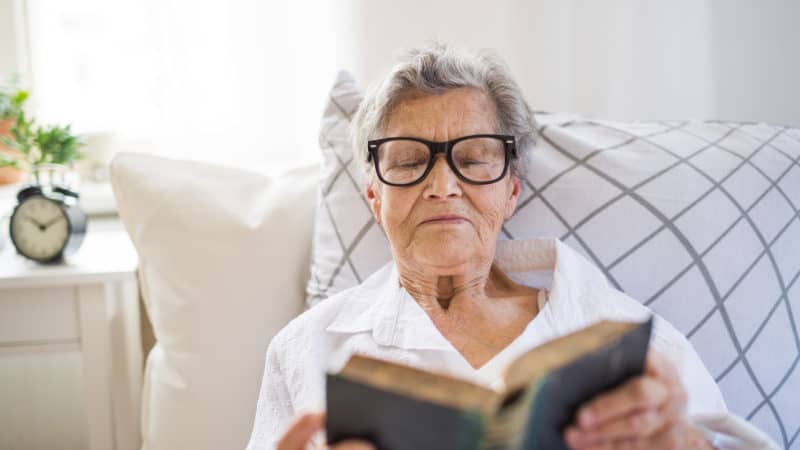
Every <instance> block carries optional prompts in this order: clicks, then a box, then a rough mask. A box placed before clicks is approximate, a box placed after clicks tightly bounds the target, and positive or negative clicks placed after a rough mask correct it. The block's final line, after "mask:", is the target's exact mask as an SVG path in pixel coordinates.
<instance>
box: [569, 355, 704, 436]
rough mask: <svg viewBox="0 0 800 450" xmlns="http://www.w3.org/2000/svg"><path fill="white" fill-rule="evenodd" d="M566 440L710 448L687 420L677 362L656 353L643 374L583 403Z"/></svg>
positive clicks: (648, 359)
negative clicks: (675, 363)
mask: <svg viewBox="0 0 800 450" xmlns="http://www.w3.org/2000/svg"><path fill="white" fill-rule="evenodd" d="M564 439H565V440H566V441H567V444H568V445H569V446H570V447H571V448H573V449H575V450H589V449H591V450H601V449H602V450H606V449H608V450H611V449H626V450H634V449H648V450H673V449H682V450H695V449H713V447H712V446H711V445H710V444H709V443H708V441H707V440H706V439H705V437H704V436H703V435H702V433H700V431H699V430H697V429H696V428H694V427H693V426H692V425H691V424H689V423H688V421H687V419H686V391H685V390H684V389H683V385H682V384H681V382H680V378H679V377H678V373H677V371H676V370H675V367H673V365H672V364H671V363H670V362H669V360H667V359H666V358H665V357H664V356H662V355H659V354H658V353H655V352H650V353H649V354H648V357H647V361H646V363H645V373H644V374H643V375H642V376H639V377H636V378H633V379H631V380H630V381H628V382H627V383H625V384H623V385H622V386H620V387H618V388H616V389H614V390H612V391H609V392H606V393H603V394H600V395H598V396H597V397H595V398H593V399H592V400H590V401H589V402H587V403H585V404H584V405H583V406H581V408H580V409H579V410H578V412H577V414H576V415H575V422H574V423H573V424H572V425H570V426H569V427H567V429H566V430H565V432H564Z"/></svg>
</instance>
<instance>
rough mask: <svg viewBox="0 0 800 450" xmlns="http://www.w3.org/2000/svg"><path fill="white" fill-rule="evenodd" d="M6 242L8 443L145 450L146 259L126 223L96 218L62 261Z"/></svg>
mask: <svg viewBox="0 0 800 450" xmlns="http://www.w3.org/2000/svg"><path fill="white" fill-rule="evenodd" d="M3 226H7V223H5V224H3ZM0 239H5V240H6V245H3V246H2V248H1V249H0V448H3V449H5V448H15V449H16V448H25V449H40V448H41V449H48V450H53V449H62V448H63V449H81V448H85V449H89V450H134V449H138V448H139V446H140V438H139V436H140V433H139V402H140V395H141V380H142V350H141V337H140V328H139V306H138V292H137V283H136V265H137V258H136V253H135V251H134V249H133V246H132V244H131V242H130V240H129V238H128V236H127V234H125V231H124V229H123V228H122V225H121V224H120V222H119V219H117V218H113V219H102V220H100V219H96V218H92V219H90V222H89V229H88V232H87V235H86V239H85V241H84V243H83V246H82V248H81V249H80V250H79V251H78V252H77V253H76V254H75V255H74V256H73V257H72V258H70V259H69V260H68V261H67V262H66V263H65V264H61V265H54V266H42V265H39V264H36V263H33V262H30V261H28V260H26V259H24V258H22V257H21V256H19V255H17V254H16V252H15V250H14V248H13V246H12V245H11V244H10V242H8V238H7V230H3V232H2V233H0Z"/></svg>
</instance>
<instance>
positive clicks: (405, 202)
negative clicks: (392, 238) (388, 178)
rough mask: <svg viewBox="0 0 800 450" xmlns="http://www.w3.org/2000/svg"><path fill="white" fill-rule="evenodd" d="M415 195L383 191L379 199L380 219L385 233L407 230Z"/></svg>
mask: <svg viewBox="0 0 800 450" xmlns="http://www.w3.org/2000/svg"><path fill="white" fill-rule="evenodd" d="M417 197H418V196H417V195H414V194H413V193H412V192H409V191H408V190H406V191H399V192H398V191H397V190H394V189H384V192H383V196H382V197H381V210H380V217H381V222H382V224H383V227H384V228H385V229H386V232H387V233H394V232H396V231H401V230H403V229H405V228H407V222H408V220H409V218H410V216H411V215H412V209H413V207H414V204H415V199H416V198H417Z"/></svg>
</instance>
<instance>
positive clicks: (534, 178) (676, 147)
mask: <svg viewBox="0 0 800 450" xmlns="http://www.w3.org/2000/svg"><path fill="white" fill-rule="evenodd" d="M361 98H362V94H361V91H360V90H359V88H358V86H357V85H356V83H355V82H354V81H353V79H352V78H351V77H350V76H349V75H348V74H346V73H341V74H340V75H339V78H338V80H337V82H336V84H335V85H334V87H333V89H332V91H331V96H330V99H329V100H330V101H329V104H328V108H327V110H326V112H325V114H324V118H323V121H322V129H321V132H320V146H321V149H322V153H323V157H324V163H323V175H322V177H323V178H322V181H321V193H320V196H319V199H320V200H319V205H318V210H317V222H316V228H315V233H314V243H313V255H312V273H311V278H310V280H309V284H308V303H309V305H313V304H315V303H316V302H318V301H320V300H322V299H324V298H326V297H328V296H330V295H332V294H334V293H336V292H339V291H341V290H343V289H346V288H348V287H350V286H354V285H356V284H358V283H359V282H361V281H362V280H364V279H365V278H366V277H367V276H368V275H369V274H371V273H372V272H373V271H374V270H376V269H377V268H379V267H380V266H382V265H383V264H384V263H386V262H387V261H388V260H389V259H390V258H391V254H390V252H389V247H388V243H387V241H386V238H385V236H384V235H383V232H382V231H381V229H380V228H379V226H378V225H377V224H375V222H374V220H373V219H372V216H371V213H370V211H369V208H368V205H367V203H366V200H365V199H364V197H363V195H362V191H363V185H364V184H363V183H364V179H363V175H362V174H361V169H360V166H359V162H357V161H354V159H353V152H352V148H351V145H350V139H349V134H348V127H349V122H350V118H351V117H352V114H353V113H354V112H355V110H356V108H357V106H358V103H359V101H360V100H361ZM537 121H538V128H539V140H538V144H537V147H536V149H535V150H534V152H533V155H532V156H531V158H530V166H529V168H528V175H527V176H526V178H525V179H523V180H522V184H523V192H522V194H521V196H520V200H519V204H518V207H517V211H516V213H515V214H514V216H513V217H512V218H511V219H510V220H509V221H507V222H506V224H505V226H504V228H503V235H502V236H501V238H503V239H523V238H531V237H542V236H553V237H558V238H560V239H561V240H562V241H564V242H565V243H567V244H569V245H570V246H572V247H573V248H575V249H576V250H578V251H580V252H581V253H583V254H584V255H585V256H586V257H587V258H588V259H589V260H590V261H592V262H594V264H596V265H597V266H598V267H600V268H601V269H602V270H603V272H604V273H605V274H606V276H607V277H608V279H609V281H610V283H612V284H613V285H614V286H616V287H617V288H619V289H620V290H622V291H624V292H626V293H627V294H629V295H630V296H632V297H633V298H636V299H638V300H639V301H641V302H642V303H644V304H646V305H648V306H649V307H651V308H652V309H653V310H654V311H655V312H657V313H658V314H660V315H661V316H663V317H664V318H666V319H667V320H669V321H670V322H671V323H672V324H674V325H675V326H676V327H677V328H678V329H679V330H680V331H682V332H683V333H684V334H685V335H686V336H687V337H688V338H689V340H690V341H691V342H692V343H693V345H694V346H695V348H696V349H697V351H698V353H699V354H700V356H701V358H702V359H703V361H704V362H705V364H706V366H707V367H708V369H709V370H710V371H711V373H712V375H713V376H714V377H715V379H716V380H717V382H718V383H719V385H720V387H721V389H722V391H723V394H725V398H726V401H727V402H728V406H729V408H730V409H731V410H732V411H733V412H735V413H737V414H739V415H741V416H742V417H745V418H747V419H748V420H750V421H751V422H753V423H754V424H755V425H756V426H758V427H759V428H761V429H762V430H764V431H766V432H767V433H769V434H770V435H771V436H772V437H773V438H774V439H775V440H776V441H777V442H780V443H782V444H783V446H784V447H785V448H786V449H800V437H798V435H800V403H799V402H800V366H799V365H798V363H799V362H800V335H799V334H798V326H799V325H800V281H798V278H800V130H798V129H794V128H789V127H783V126H772V125H766V124H756V123H732V122H719V121H707V122H696V121H674V122H648V123H616V122H607V121H595V120H586V119H582V118H580V117H576V116H571V115H557V114H546V113H540V114H537Z"/></svg>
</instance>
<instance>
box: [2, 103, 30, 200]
mask: <svg viewBox="0 0 800 450" xmlns="http://www.w3.org/2000/svg"><path fill="white" fill-rule="evenodd" d="M13 126H14V119H3V120H0V136H5V137H8V138H11V127H13ZM0 153H2V154H4V155H8V156H19V152H18V151H16V150H14V149H11V148H8V147H6V146H5V145H4V144H3V141H2V140H0ZM24 175H25V172H23V171H21V170H19V169H17V168H14V167H0V185H5V184H15V183H19V182H20V181H21V180H22V177H23V176H24Z"/></svg>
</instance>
